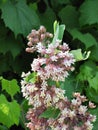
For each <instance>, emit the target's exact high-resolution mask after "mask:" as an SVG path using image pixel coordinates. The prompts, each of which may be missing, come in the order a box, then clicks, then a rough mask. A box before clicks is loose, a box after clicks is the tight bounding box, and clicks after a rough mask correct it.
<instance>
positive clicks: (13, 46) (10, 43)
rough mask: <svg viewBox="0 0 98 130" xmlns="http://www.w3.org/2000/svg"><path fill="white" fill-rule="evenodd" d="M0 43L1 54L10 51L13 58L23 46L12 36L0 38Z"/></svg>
mask: <svg viewBox="0 0 98 130" xmlns="http://www.w3.org/2000/svg"><path fill="white" fill-rule="evenodd" d="M0 44H1V47H0V52H1V53H3V54H5V53H7V52H11V53H12V56H13V57H14V58H15V57H16V56H17V55H18V54H19V53H20V52H21V51H22V49H23V46H24V45H23V44H22V42H21V41H20V40H19V39H17V40H15V38H14V37H13V36H10V37H3V38H0Z"/></svg>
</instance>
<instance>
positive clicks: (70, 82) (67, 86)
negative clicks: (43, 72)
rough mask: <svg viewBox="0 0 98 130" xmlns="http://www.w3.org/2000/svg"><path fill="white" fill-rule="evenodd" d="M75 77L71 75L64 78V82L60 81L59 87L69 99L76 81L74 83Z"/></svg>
mask: <svg viewBox="0 0 98 130" xmlns="http://www.w3.org/2000/svg"><path fill="white" fill-rule="evenodd" d="M74 81H75V78H74V77H73V76H72V77H71V76H70V77H68V78H65V81H64V82H61V83H60V88H62V89H63V90H65V96H67V97H68V98H69V99H71V98H72V97H73V96H72V94H73V92H74V91H75V87H76V83H74Z"/></svg>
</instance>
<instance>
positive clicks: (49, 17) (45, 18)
mask: <svg viewBox="0 0 98 130" xmlns="http://www.w3.org/2000/svg"><path fill="white" fill-rule="evenodd" d="M38 15H39V18H40V21H41V24H42V25H44V26H45V27H46V28H47V30H48V31H49V32H52V28H53V22H54V21H55V19H56V16H55V13H54V12H53V10H52V9H51V8H49V7H48V8H47V9H46V11H45V12H44V13H40V12H38Z"/></svg>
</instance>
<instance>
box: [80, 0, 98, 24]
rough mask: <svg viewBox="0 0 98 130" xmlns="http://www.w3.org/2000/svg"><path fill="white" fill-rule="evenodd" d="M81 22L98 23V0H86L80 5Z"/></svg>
mask: <svg viewBox="0 0 98 130" xmlns="http://www.w3.org/2000/svg"><path fill="white" fill-rule="evenodd" d="M80 12H81V16H80V19H79V20H80V24H81V25H86V24H89V25H91V24H95V23H98V0H86V1H85V2H84V3H83V4H82V5H81V7H80Z"/></svg>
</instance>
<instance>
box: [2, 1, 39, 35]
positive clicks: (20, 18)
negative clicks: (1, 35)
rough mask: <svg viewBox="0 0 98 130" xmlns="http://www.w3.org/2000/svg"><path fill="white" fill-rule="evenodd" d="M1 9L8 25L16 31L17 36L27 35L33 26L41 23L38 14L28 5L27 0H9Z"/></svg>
mask: <svg viewBox="0 0 98 130" xmlns="http://www.w3.org/2000/svg"><path fill="white" fill-rule="evenodd" d="M1 10H2V18H3V20H4V22H5V24H6V26H7V27H9V28H10V29H11V30H12V31H13V32H14V34H15V36H17V35H18V34H23V35H24V36H26V35H27V34H28V33H30V31H31V29H32V28H34V27H37V26H38V25H39V19H38V16H37V14H36V13H35V11H34V10H31V9H30V8H29V7H28V6H27V4H26V0H17V1H11V0H8V1H7V2H6V3H5V4H3V6H2V7H1Z"/></svg>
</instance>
